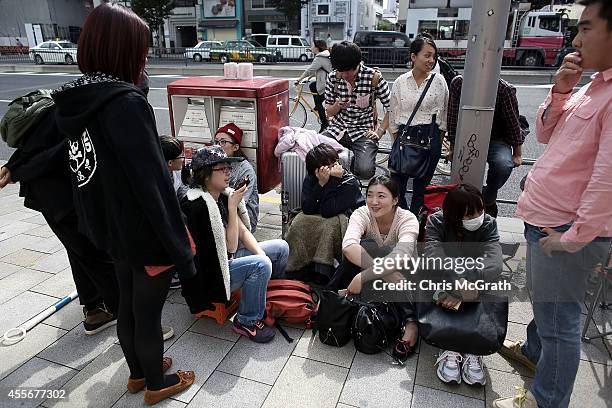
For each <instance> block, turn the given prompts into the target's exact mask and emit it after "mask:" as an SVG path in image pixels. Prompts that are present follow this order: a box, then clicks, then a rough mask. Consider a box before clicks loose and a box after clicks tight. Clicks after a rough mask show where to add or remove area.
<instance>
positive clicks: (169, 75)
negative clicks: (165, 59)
mask: <svg viewBox="0 0 612 408" xmlns="http://www.w3.org/2000/svg"><path fill="white" fill-rule="evenodd" d="M149 78H187V77H185V76H183V75H176V74H161V75H149Z"/></svg>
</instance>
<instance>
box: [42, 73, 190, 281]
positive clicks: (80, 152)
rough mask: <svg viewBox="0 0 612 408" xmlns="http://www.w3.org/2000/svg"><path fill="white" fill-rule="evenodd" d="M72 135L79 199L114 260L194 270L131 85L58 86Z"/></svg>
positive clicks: (84, 222) (78, 206)
mask: <svg viewBox="0 0 612 408" xmlns="http://www.w3.org/2000/svg"><path fill="white" fill-rule="evenodd" d="M53 99H54V100H55V103H56V106H57V107H56V121H57V126H58V128H59V129H60V131H61V132H62V133H63V134H64V135H65V136H67V137H68V156H69V167H70V173H71V178H72V189H73V195H74V206H75V210H76V213H77V215H78V218H79V228H80V230H81V232H82V233H83V234H85V235H86V236H87V237H89V238H90V239H91V241H92V242H93V243H94V244H95V245H96V246H97V247H98V248H100V249H103V250H105V251H107V252H108V253H109V254H110V255H111V256H112V257H113V259H114V260H116V261H122V262H126V263H128V264H131V265H134V266H144V265H170V264H174V265H176V266H177V268H183V269H184V270H186V271H191V272H193V273H195V268H194V266H193V255H192V253H191V249H190V247H189V241H188V238H187V232H186V228H185V224H184V222H183V220H182V217H181V211H180V207H179V203H178V200H177V198H176V194H175V192H174V188H173V186H172V182H171V180H170V178H169V177H168V168H167V165H166V163H165V161H164V158H163V155H162V150H161V146H160V142H159V137H158V135H157V130H156V127H155V116H154V114H153V109H152V108H151V106H150V105H149V104H148V103H147V100H146V98H145V96H144V94H143V93H142V92H141V91H140V90H139V89H138V88H136V87H134V86H133V85H130V84H127V83H125V82H120V81H117V80H113V79H112V78H106V77H104V76H99V77H89V78H88V77H87V75H86V76H85V77H83V78H80V79H79V80H77V81H75V82H73V83H69V84H67V85H65V86H64V87H63V88H62V89H60V90H58V91H56V92H55V93H54V94H53Z"/></svg>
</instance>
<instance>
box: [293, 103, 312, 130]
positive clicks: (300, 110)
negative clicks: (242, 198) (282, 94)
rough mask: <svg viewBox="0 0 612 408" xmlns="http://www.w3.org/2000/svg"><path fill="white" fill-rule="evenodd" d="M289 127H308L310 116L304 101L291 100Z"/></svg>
mask: <svg viewBox="0 0 612 408" xmlns="http://www.w3.org/2000/svg"><path fill="white" fill-rule="evenodd" d="M289 109H290V110H289V126H291V127H299V128H303V127H304V126H305V125H306V120H307V119H308V114H307V112H306V108H305V107H304V104H303V103H302V101H299V100H297V99H295V98H289Z"/></svg>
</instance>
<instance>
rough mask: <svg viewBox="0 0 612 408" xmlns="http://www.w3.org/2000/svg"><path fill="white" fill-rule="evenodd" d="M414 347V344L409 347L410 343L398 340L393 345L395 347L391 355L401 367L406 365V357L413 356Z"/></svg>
mask: <svg viewBox="0 0 612 408" xmlns="http://www.w3.org/2000/svg"><path fill="white" fill-rule="evenodd" d="M416 346H417V345H416V344H415V345H414V346H411V345H410V343H408V342H407V341H405V340H398V341H397V343H395V347H393V352H392V355H393V357H394V358H395V359H396V360H397V361H399V362H400V363H401V364H402V365H403V364H404V363H406V360H408V357H410V356H411V355H413V354H414V352H415V351H416Z"/></svg>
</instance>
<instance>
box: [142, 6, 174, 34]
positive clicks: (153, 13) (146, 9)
mask: <svg viewBox="0 0 612 408" xmlns="http://www.w3.org/2000/svg"><path fill="white" fill-rule="evenodd" d="M173 9H174V0H132V10H133V11H134V13H136V14H138V15H139V16H140V17H141V18H142V19H143V20H145V21H146V22H147V24H149V27H150V28H151V29H153V30H156V29H159V27H160V26H161V25H162V24H163V23H164V19H166V18H168V17H169V16H170V15H171V14H172V10H173Z"/></svg>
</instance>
